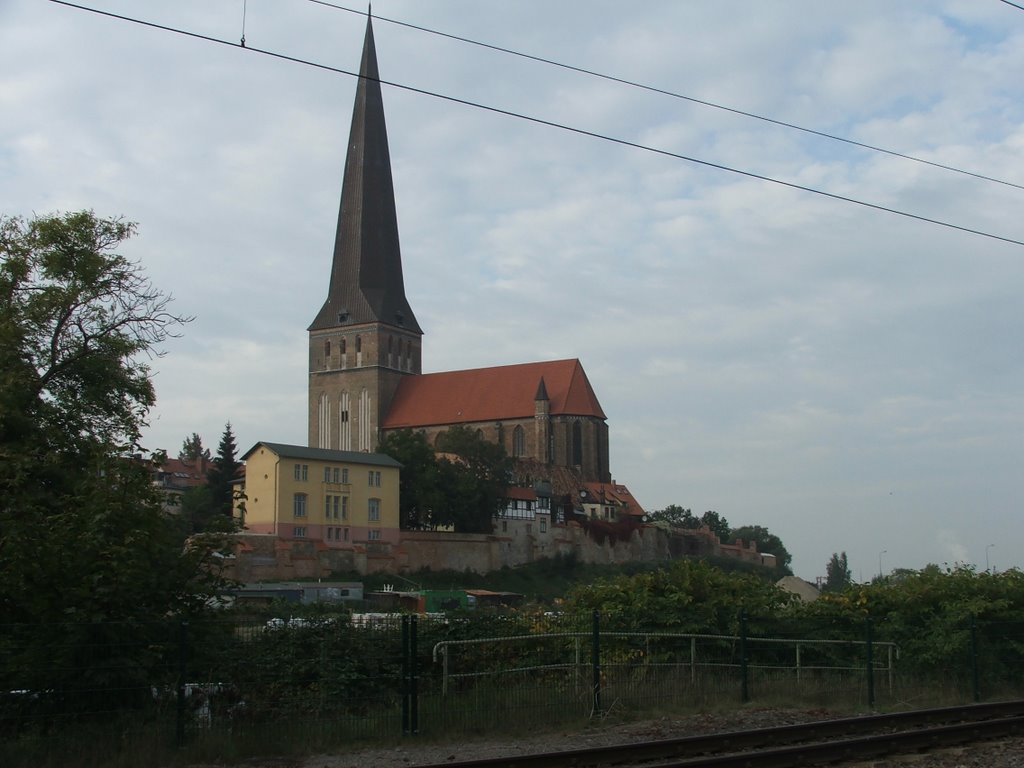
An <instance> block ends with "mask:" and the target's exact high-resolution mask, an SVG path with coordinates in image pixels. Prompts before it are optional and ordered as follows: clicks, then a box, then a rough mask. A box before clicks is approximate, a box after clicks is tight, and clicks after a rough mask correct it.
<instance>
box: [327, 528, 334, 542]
mask: <svg viewBox="0 0 1024 768" xmlns="http://www.w3.org/2000/svg"><path fill="white" fill-rule="evenodd" d="M332 539H334V529H333V528H328V529H327V540H328V541H331V540H332Z"/></svg>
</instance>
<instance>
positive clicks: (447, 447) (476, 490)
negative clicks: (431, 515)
mask: <svg viewBox="0 0 1024 768" xmlns="http://www.w3.org/2000/svg"><path fill="white" fill-rule="evenodd" d="M438 449H439V450H441V451H444V452H445V453H447V454H451V455H452V456H453V457H454V460H450V459H447V458H441V459H439V461H438V467H439V469H440V474H441V483H442V487H443V488H445V489H447V491H448V492H447V494H446V501H447V508H446V510H445V513H446V515H445V516H446V517H447V520H445V522H447V523H450V524H452V525H454V526H455V530H457V531H460V532H463V533H490V532H491V530H492V529H493V525H494V517H495V515H497V514H498V513H499V512H500V511H501V510H502V508H503V507H504V504H505V491H506V490H507V488H508V479H509V478H510V477H511V476H512V460H511V459H509V457H508V455H507V454H506V453H505V449H504V448H503V447H502V446H500V445H498V444H497V443H491V442H488V441H487V440H485V439H484V438H483V437H481V436H480V435H478V434H477V432H476V430H473V429H470V428H469V427H465V426H461V425H458V426H455V427H452V428H451V429H449V430H448V431H446V432H445V433H444V435H443V437H442V438H441V439H440V440H439V445H438Z"/></svg>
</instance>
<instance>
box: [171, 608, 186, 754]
mask: <svg viewBox="0 0 1024 768" xmlns="http://www.w3.org/2000/svg"><path fill="white" fill-rule="evenodd" d="M187 679H188V622H187V621H181V622H178V685H177V692H176V693H177V700H178V701H177V704H178V706H177V711H176V713H175V723H174V736H175V740H176V741H177V744H178V746H179V747H180V746H183V745H184V744H185V685H186V683H185V681H186V680H187Z"/></svg>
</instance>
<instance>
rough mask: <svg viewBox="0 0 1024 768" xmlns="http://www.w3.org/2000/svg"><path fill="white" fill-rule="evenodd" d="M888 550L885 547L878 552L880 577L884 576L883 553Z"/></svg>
mask: <svg viewBox="0 0 1024 768" xmlns="http://www.w3.org/2000/svg"><path fill="white" fill-rule="evenodd" d="M888 551H889V550H888V549H883V550H882V551H881V552H879V553H878V578H879V579H881V578H882V555H884V554H885V553H886V552H888Z"/></svg>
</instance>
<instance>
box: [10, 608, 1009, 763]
mask: <svg viewBox="0 0 1024 768" xmlns="http://www.w3.org/2000/svg"><path fill="white" fill-rule="evenodd" d="M668 623H670V622H668ZM749 626H751V624H750V623H748V620H747V617H746V616H744V615H740V616H739V617H738V620H737V622H736V631H735V632H734V633H691V632H684V631H676V630H675V629H674V628H672V627H671V626H661V627H637V626H634V625H633V624H632V623H631V622H629V621H627V620H625V619H624V618H623V617H619V616H616V615H614V614H600V613H596V612H595V613H593V614H590V615H582V616H581V615H553V614H547V615H523V614H510V615H489V616H488V615H473V614H466V615H458V616H449V617H436V618H425V617H417V616H411V615H406V616H393V617H372V618H364V619H358V618H356V617H353V616H348V615H339V616H322V617H319V618H303V619H286V618H279V619H270V620H260V621H239V620H222V621H202V622H192V623H185V622H167V623H161V624H153V625H141V626H140V625H136V624H110V623H105V624H67V625H61V626H49V627H38V626H26V625H18V626H12V625H6V626H2V625H0V764H3V765H6V766H17V765H32V766H34V767H35V766H45V765H61V766H63V765H72V764H78V765H102V764H108V763H109V760H108V758H109V756H110V755H111V754H122V755H127V756H128V757H127V758H126V761H125V762H124V763H123V764H132V763H133V762H142V761H146V762H149V763H154V764H155V763H158V762H159V761H160V760H161V759H164V758H165V757H166V756H168V755H173V753H174V751H175V750H180V749H182V748H185V749H189V750H191V754H193V755H196V756H199V757H218V756H224V755H238V754H246V753H248V754H259V753H263V754H266V753H275V752H276V753H279V752H282V751H289V750H291V749H295V748H301V749H302V750H313V749H327V748H331V747H337V746H338V745H339V744H345V743H350V742H353V741H355V740H360V739H374V740H388V739H396V740H397V739H401V738H407V737H413V736H415V735H416V734H429V735H431V736H440V735H444V734H455V733H466V732H483V731H488V732H506V733H507V732H512V731H524V730H530V729H535V728H539V727H544V726H545V725H554V724H556V723H565V722H567V721H573V720H575V721H584V720H586V719H587V718H592V717H595V716H602V717H607V716H609V715H616V714H621V715H629V716H634V715H636V714H637V713H639V712H644V711H650V712H653V711H662V712H664V711H687V710H688V711H699V710H701V709H703V708H706V707H709V706H716V707H722V706H728V705H729V704H736V705H739V704H742V703H744V702H757V703H761V704H764V705H772V706H825V705H828V706H833V707H835V706H837V705H841V706H845V707H847V708H852V709H856V708H871V707H889V708H892V707H900V706H916V705H921V706H923V705H925V704H929V705H930V704H934V703H942V702H955V701H969V700H980V699H982V698H992V697H998V696H1002V695H1011V694H1013V695H1015V694H1016V692H1017V691H1019V690H1020V688H1021V685H1022V682H1024V681H1022V680H1021V679H1020V678H1021V676H1022V674H1024V673H1022V672H1021V670H1022V669H1024V665H1022V664H1021V661H1022V659H1024V627H1021V626H1020V625H1018V624H1012V623H1006V624H992V623H987V624H986V623H980V622H974V621H970V622H965V624H964V625H963V626H962V627H956V628H954V631H952V632H950V630H949V628H948V627H947V628H944V629H943V632H944V633H945V634H944V635H943V637H944V638H949V639H948V643H953V644H959V645H956V647H955V648H948V649H947V650H948V653H947V654H946V655H945V656H944V657H943V658H942V659H938V658H936V659H928V658H921V657H920V656H921V655H923V653H924V652H923V651H915V652H916V653H917V654H918V655H917V656H915V655H914V653H911V649H908V648H907V647H905V645H900V644H898V643H896V642H894V641H893V640H892V639H889V638H888V637H887V634H890V631H889V628H887V627H886V625H885V622H884V621H882V622H877V621H875V622H873V621H871V620H863V621H859V622H854V621H851V622H850V623H848V624H846V625H842V626H837V625H836V624H835V623H830V624H828V625H822V626H820V627H815V626H808V625H807V624H806V623H800V624H799V625H796V626H790V627H787V626H786V625H784V624H783V623H781V622H780V623H777V624H769V623H766V622H765V621H758V622H756V627H757V629H756V631H751V630H750V629H748V627H749ZM929 631H930V630H929V628H926V627H923V628H921V634H922V636H924V637H927V636H928V633H929ZM944 643H946V644H947V645H948V643H947V642H946V641H945V640H944ZM940 645H941V644H940ZM162 756H163V757H162ZM104 761H107V762H104Z"/></svg>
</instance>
